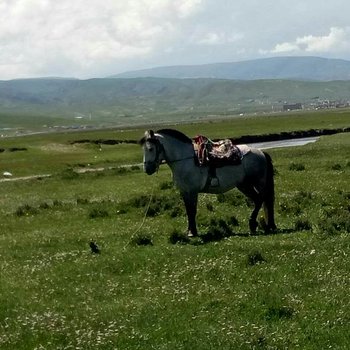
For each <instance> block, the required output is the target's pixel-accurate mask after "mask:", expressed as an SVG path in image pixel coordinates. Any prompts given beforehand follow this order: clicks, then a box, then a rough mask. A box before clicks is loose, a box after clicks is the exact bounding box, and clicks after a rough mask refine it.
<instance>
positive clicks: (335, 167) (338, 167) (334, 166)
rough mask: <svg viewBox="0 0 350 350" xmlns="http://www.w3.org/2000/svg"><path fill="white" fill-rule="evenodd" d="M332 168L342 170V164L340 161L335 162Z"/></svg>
mask: <svg viewBox="0 0 350 350" xmlns="http://www.w3.org/2000/svg"><path fill="white" fill-rule="evenodd" d="M331 170H334V171H340V170H342V166H341V165H340V164H339V163H337V164H333V165H332V166H331Z"/></svg>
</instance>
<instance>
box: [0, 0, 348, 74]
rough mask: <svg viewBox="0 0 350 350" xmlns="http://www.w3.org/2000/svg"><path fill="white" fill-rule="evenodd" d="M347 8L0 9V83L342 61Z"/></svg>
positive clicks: (59, 0)
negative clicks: (171, 68)
mask: <svg viewBox="0 0 350 350" xmlns="http://www.w3.org/2000/svg"><path fill="white" fill-rule="evenodd" d="M349 13H350V1H349V0H332V1H320V0H294V1H291V0H0V79H3V80H5V79H15V78H28V77H43V76H62V77H77V78H82V79H86V78H93V77H105V76H109V75H112V74H116V73H121V72H124V71H128V70H136V69H143V68H150V67H154V66H164V65H183V64H203V63H214V62H233V61H241V60H246V59H255V58H263V57H272V56H301V55H308V56H321V57H329V58H343V59H350V21H349Z"/></svg>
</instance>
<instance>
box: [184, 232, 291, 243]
mask: <svg viewBox="0 0 350 350" xmlns="http://www.w3.org/2000/svg"><path fill="white" fill-rule="evenodd" d="M295 232H297V231H296V230H295V229H293V228H282V229H276V230H274V231H270V232H265V231H262V230H261V231H260V230H258V231H257V232H255V233H251V232H231V233H226V234H221V235H220V234H217V233H215V232H211V231H208V232H206V233H200V234H199V235H198V236H197V237H192V238H189V240H188V242H187V243H188V244H194V245H200V244H208V243H212V242H220V241H223V240H225V239H228V238H230V237H241V238H250V237H264V236H276V235H287V234H292V233H295Z"/></svg>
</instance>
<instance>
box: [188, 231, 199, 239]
mask: <svg viewBox="0 0 350 350" xmlns="http://www.w3.org/2000/svg"><path fill="white" fill-rule="evenodd" d="M197 236H198V235H197V234H196V233H192V231H190V230H189V231H187V237H189V238H192V237H197Z"/></svg>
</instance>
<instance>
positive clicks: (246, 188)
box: [237, 184, 263, 233]
mask: <svg viewBox="0 0 350 350" xmlns="http://www.w3.org/2000/svg"><path fill="white" fill-rule="evenodd" d="M237 188H238V189H239V190H240V191H241V192H242V193H243V194H245V195H246V196H247V197H248V198H250V199H251V200H252V201H253V203H254V210H253V212H252V213H251V215H250V218H249V229H250V232H251V233H255V232H256V229H257V227H258V223H257V221H256V218H257V216H258V213H259V210H260V208H261V206H262V204H263V199H262V196H261V195H260V194H259V192H258V191H257V190H256V189H255V187H254V186H253V185H250V184H249V185H248V184H244V185H240V186H237Z"/></svg>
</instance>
